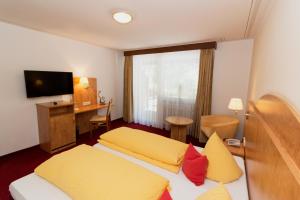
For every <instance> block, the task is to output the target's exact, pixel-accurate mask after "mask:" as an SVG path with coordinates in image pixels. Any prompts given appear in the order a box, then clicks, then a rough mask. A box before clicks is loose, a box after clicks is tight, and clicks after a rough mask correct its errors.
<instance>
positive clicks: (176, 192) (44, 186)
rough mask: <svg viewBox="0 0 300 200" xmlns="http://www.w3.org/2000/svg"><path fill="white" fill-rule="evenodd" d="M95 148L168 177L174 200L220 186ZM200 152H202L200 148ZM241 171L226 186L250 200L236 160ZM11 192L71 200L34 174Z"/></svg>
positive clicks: (26, 197)
mask: <svg viewBox="0 0 300 200" xmlns="http://www.w3.org/2000/svg"><path fill="white" fill-rule="evenodd" d="M94 147H95V148H99V149H102V150H104V151H107V152H111V153H112V154H114V155H117V156H120V157H122V158H125V159H127V160H129V161H131V162H133V163H135V164H138V165H140V166H142V167H144V168H146V169H148V170H151V171H152V172H154V173H157V174H159V175H161V176H162V177H165V178H166V179H168V180H169V181H170V186H171V191H170V194H171V196H172V198H173V199H174V200H181V199H187V200H188V199H196V197H197V196H199V195H200V194H201V193H203V192H205V191H207V190H208V189H210V188H213V187H214V186H216V185H217V182H214V181H211V180H208V179H206V180H205V184H204V185H201V186H195V185H194V184H193V183H191V182H190V181H189V180H188V179H187V178H186V177H185V175H184V174H183V172H182V170H180V172H179V173H178V174H174V173H172V172H169V171H167V170H164V169H162V168H159V167H156V166H154V165H152V164H149V163H147V162H144V161H142V160H139V159H136V158H134V157H132V156H129V155H126V154H124V153H121V152H118V151H116V150H113V149H110V148H108V147H105V146H104V145H101V144H95V145H94ZM197 148H198V150H201V148H199V147H197ZM235 160H236V161H237V163H238V165H239V167H240V168H241V169H242V171H243V175H242V177H240V179H238V180H237V181H234V182H232V183H229V184H226V185H225V187H226V188H227V189H228V191H229V193H230V194H231V197H232V199H233V200H247V199H248V191H247V181H246V174H245V165H244V160H243V159H242V158H240V157H235ZM9 190H10V192H11V194H12V196H13V198H14V199H15V200H39V199H43V200H53V199H56V200H69V199H71V198H70V197H69V196H68V195H66V194H65V193H64V192H63V191H61V190H60V189H59V188H57V187H55V186H54V185H52V184H50V183H48V182H47V181H46V180H44V179H42V178H40V177H39V176H37V175H35V174H34V173H32V174H29V175H27V176H25V177H23V178H20V179H18V180H16V181H14V182H13V183H11V185H10V186H9Z"/></svg>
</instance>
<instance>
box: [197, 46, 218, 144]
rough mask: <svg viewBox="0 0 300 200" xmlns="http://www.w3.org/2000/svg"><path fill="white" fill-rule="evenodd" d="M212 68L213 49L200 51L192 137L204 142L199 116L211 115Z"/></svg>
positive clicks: (204, 137)
mask: <svg viewBox="0 0 300 200" xmlns="http://www.w3.org/2000/svg"><path fill="white" fill-rule="evenodd" d="M213 66H214V49H204V50H201V55H200V65H199V68H200V70H199V81H198V89H197V96H196V103H195V113H194V115H195V116H194V122H195V123H194V126H195V132H194V134H193V136H194V137H196V138H199V141H200V142H205V141H206V140H207V137H206V136H205V135H204V134H203V133H202V132H201V116H202V115H209V114H210V113H211V98H212V78H213Z"/></svg>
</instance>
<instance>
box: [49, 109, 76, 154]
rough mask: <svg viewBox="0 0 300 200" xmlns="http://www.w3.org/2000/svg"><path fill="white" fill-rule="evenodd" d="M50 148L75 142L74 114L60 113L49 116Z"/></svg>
mask: <svg viewBox="0 0 300 200" xmlns="http://www.w3.org/2000/svg"><path fill="white" fill-rule="evenodd" d="M50 132H51V133H50V137H51V149H56V148H59V147H62V146H64V145H67V144H70V143H72V142H75V137H76V135H75V120H74V114H73V113H70V114H62V115H56V116H51V118H50Z"/></svg>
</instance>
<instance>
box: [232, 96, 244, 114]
mask: <svg viewBox="0 0 300 200" xmlns="http://www.w3.org/2000/svg"><path fill="white" fill-rule="evenodd" d="M228 109H229V110H233V111H234V112H235V114H236V115H237V114H238V111H241V110H243V101H242V99H240V98H231V99H230V101H229V104H228Z"/></svg>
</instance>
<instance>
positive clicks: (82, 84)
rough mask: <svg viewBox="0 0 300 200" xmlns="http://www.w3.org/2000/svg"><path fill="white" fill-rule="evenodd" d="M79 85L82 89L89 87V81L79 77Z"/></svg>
mask: <svg viewBox="0 0 300 200" xmlns="http://www.w3.org/2000/svg"><path fill="white" fill-rule="evenodd" d="M79 83H80V85H81V86H82V87H83V88H88V87H89V86H90V85H89V79H88V78H87V77H80V80H79Z"/></svg>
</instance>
